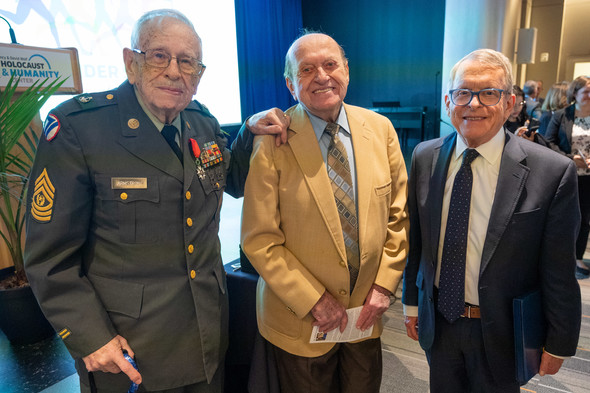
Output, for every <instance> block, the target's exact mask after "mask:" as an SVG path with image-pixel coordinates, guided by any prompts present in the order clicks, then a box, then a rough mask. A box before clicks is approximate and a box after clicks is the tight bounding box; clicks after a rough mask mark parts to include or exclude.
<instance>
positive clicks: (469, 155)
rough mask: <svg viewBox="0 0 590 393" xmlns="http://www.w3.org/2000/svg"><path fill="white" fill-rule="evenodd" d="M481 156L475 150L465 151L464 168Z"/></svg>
mask: <svg viewBox="0 0 590 393" xmlns="http://www.w3.org/2000/svg"><path fill="white" fill-rule="evenodd" d="M477 156H479V153H478V152H477V150H475V149H465V151H464V152H463V163H462V164H461V165H462V166H466V165H467V166H469V165H471V163H472V162H473V160H475V159H476V158H477Z"/></svg>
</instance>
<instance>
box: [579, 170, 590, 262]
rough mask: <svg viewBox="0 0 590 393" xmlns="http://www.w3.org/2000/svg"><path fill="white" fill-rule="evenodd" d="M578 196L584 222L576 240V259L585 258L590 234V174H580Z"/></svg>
mask: <svg viewBox="0 0 590 393" xmlns="http://www.w3.org/2000/svg"><path fill="white" fill-rule="evenodd" d="M578 197H579V199H580V213H581V214H582V222H581V223H580V232H578V239H577V240H576V259H583V258H584V252H585V251H586V245H587V244H588V234H590V176H578Z"/></svg>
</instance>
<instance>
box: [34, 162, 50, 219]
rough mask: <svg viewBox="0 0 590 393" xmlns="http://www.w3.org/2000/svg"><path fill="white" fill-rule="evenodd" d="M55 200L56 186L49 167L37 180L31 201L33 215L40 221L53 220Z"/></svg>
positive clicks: (44, 169)
mask: <svg viewBox="0 0 590 393" xmlns="http://www.w3.org/2000/svg"><path fill="white" fill-rule="evenodd" d="M54 200H55V187H53V184H52V183H51V180H50V179H49V174H48V173H47V169H46V168H43V172H41V174H40V175H39V177H37V179H36V180H35V192H34V193H33V200H32V203H31V215H32V216H33V218H34V219H35V220H37V221H38V222H40V223H47V222H49V221H51V216H52V214H53V201H54Z"/></svg>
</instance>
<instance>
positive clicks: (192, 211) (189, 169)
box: [25, 10, 286, 393]
mask: <svg viewBox="0 0 590 393" xmlns="http://www.w3.org/2000/svg"><path fill="white" fill-rule="evenodd" d="M123 56H124V61H125V67H126V72H127V77H128V80H127V81H126V82H124V83H123V84H122V85H121V86H119V87H118V88H117V89H115V90H112V91H107V92H102V93H94V94H83V95H81V96H78V97H75V98H74V99H72V100H69V101H66V102H65V103H63V104H62V105H60V106H58V107H57V108H55V109H54V110H53V111H51V113H50V114H49V116H48V118H47V121H46V123H45V126H44V134H45V135H44V137H42V138H41V142H40V144H39V148H38V153H37V157H36V160H35V165H34V168H33V170H32V173H31V185H30V188H29V194H28V195H29V197H30V200H29V201H28V209H29V215H28V221H27V244H26V255H25V263H26V271H27V275H28V278H29V280H30V283H31V286H32V288H33V290H34V292H35V295H36V296H37V299H38V300H39V303H40V304H41V307H42V309H43V311H44V312H45V314H46V316H47V318H48V319H49V321H50V322H51V323H52V324H53V326H54V328H55V329H56V331H57V332H58V333H59V335H60V337H61V338H62V339H63V341H64V343H65V345H66V347H67V348H68V350H69V351H70V353H71V355H72V356H73V357H74V359H75V361H76V369H77V371H78V373H79V376H80V381H81V384H80V385H81V390H82V391H85V392H86V391H91V390H93V389H96V390H94V391H97V392H99V393H100V392H125V391H127V390H128V389H129V386H130V381H129V380H130V379H131V380H132V381H133V382H135V383H138V384H139V383H142V387H141V389H143V390H142V391H148V392H151V391H158V392H164V391H165V392H175V393H176V392H197V393H201V392H207V393H209V392H221V391H222V386H223V383H222V382H223V361H224V356H225V350H226V348H227V320H228V305H227V296H226V282H225V272H224V270H223V266H222V261H221V256H220V244H219V238H218V229H219V210H220V208H221V201H222V197H223V192H224V191H226V192H228V193H230V194H232V195H234V196H240V195H241V194H242V192H243V191H242V190H243V185H244V183H245V177H246V174H247V171H248V160H249V156H250V153H251V150H252V140H253V137H252V136H251V134H244V135H239V136H238V139H237V141H236V142H235V143H234V145H233V146H232V148H233V149H232V151H231V152H230V150H229V149H228V148H227V147H226V145H227V140H226V139H225V137H224V136H223V133H222V131H221V130H220V127H219V123H218V122H217V120H216V119H215V118H214V117H213V116H212V115H211V114H210V113H209V111H208V110H207V109H206V108H205V107H204V106H203V105H201V104H200V103H198V102H196V101H191V100H192V97H193V95H194V94H195V93H196V90H197V86H198V84H199V81H200V79H201V76H202V75H203V72H204V70H205V66H204V65H203V63H202V62H201V59H202V51H201V40H200V38H199V36H198V35H197V33H196V32H195V30H194V27H193V26H192V24H191V22H190V21H189V20H188V19H187V18H186V17H185V16H184V15H182V14H180V13H178V12H176V11H174V10H156V11H150V12H148V13H147V14H145V15H144V16H142V17H141V18H140V20H139V21H138V22H137V24H136V26H135V28H134V31H133V34H132V47H131V49H130V48H125V49H124V51H123ZM262 129H264V127H262ZM285 138H286V135H285ZM123 351H127V353H128V355H129V356H131V357H135V361H136V363H137V367H138V370H139V372H138V371H136V370H135V369H134V368H133V367H132V365H131V364H130V362H128V360H127V359H126V358H125V357H124V353H123Z"/></svg>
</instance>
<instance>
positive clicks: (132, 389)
mask: <svg viewBox="0 0 590 393" xmlns="http://www.w3.org/2000/svg"><path fill="white" fill-rule="evenodd" d="M123 357H124V358H125V359H127V361H128V362H129V363H131V365H132V366H133V368H134V369H136V370H137V371H139V369H138V368H137V363H135V360H133V358H132V357H131V356H129V354H128V353H127V351H125V350H124V351H123ZM138 387H139V385H138V384H136V383H135V382H131V386H130V387H129V390H128V391H127V393H135V392H137V388H138Z"/></svg>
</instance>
